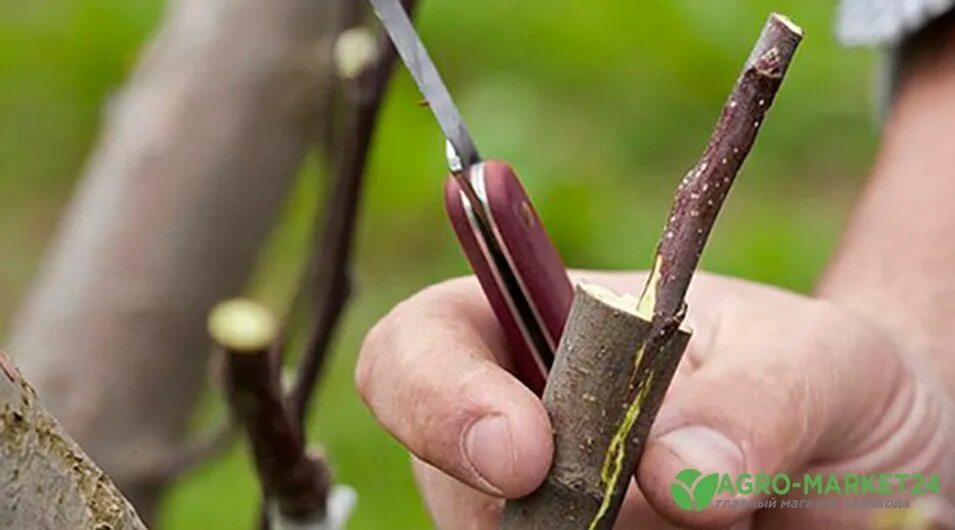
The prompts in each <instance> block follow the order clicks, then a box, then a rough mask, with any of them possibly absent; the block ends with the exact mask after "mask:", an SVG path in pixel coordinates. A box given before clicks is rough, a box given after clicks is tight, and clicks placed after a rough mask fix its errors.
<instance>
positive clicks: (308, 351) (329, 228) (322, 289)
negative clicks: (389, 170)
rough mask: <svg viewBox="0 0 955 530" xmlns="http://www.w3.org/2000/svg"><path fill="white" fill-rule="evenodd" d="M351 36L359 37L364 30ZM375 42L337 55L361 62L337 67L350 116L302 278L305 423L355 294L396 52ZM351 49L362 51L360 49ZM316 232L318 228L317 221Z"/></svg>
mask: <svg viewBox="0 0 955 530" xmlns="http://www.w3.org/2000/svg"><path fill="white" fill-rule="evenodd" d="M403 3H404V5H405V9H407V10H408V12H409V15H412V16H413V14H414V6H415V4H416V3H417V2H416V0H404V1H403ZM362 12H364V10H362ZM355 18H359V17H357V16H356V17H355ZM352 31H353V32H362V31H364V30H363V29H353V30H352ZM352 35H353V36H354V37H356V40H357V39H360V38H361V35H362V33H353V34H352ZM374 46H375V53H374V55H373V56H371V57H369V58H368V59H369V60H363V59H362V58H360V57H358V58H347V57H339V60H340V61H341V63H347V62H349V61H355V62H357V63H358V65H359V66H358V67H357V68H356V69H355V72H354V73H353V74H351V75H349V70H350V69H351V68H353V67H351V66H345V64H340V68H339V71H340V73H341V74H342V76H343V77H344V83H345V87H344V96H345V103H346V107H347V109H346V117H345V120H346V121H345V124H344V126H343V134H341V135H340V136H341V137H342V142H341V145H340V146H339V148H338V149H337V150H336V151H337V152H336V153H331V152H330V153H328V156H329V157H331V158H333V159H334V160H335V171H334V177H333V180H332V191H331V193H330V194H329V197H328V200H327V201H326V203H325V208H324V210H323V216H322V217H323V220H322V223H321V228H320V233H321V237H320V238H319V240H318V241H317V242H316V244H315V246H314V253H313V254H312V256H311V258H310V262H309V266H308V268H307V271H308V272H307V273H306V274H307V276H306V278H305V279H304V281H303V282H302V284H303V289H302V291H303V292H308V293H313V304H314V305H313V312H314V316H313V322H314V323H313V325H312V328H311V329H310V331H309V334H308V339H307V343H306V347H305V352H304V354H303V355H302V358H301V362H300V363H299V367H298V371H297V375H296V381H295V385H294V387H293V389H292V392H291V395H290V396H289V399H290V401H291V404H292V410H293V411H294V413H295V415H296V417H297V418H298V419H299V421H300V422H304V418H305V415H306V413H307V412H308V406H309V402H310V401H311V399H312V395H313V394H314V391H315V385H316V382H317V381H318V378H319V377H320V375H321V371H322V368H323V366H324V364H325V359H326V357H327V354H328V349H329V345H330V343H331V339H332V335H333V332H334V330H335V327H336V325H337V323H338V321H339V318H340V316H341V314H342V312H343V311H344V309H345V306H346V304H347V302H348V298H349V296H350V295H351V289H352V282H351V278H350V277H349V271H350V268H351V250H352V246H353V240H354V232H355V224H356V218H357V216H358V210H359V209H360V207H361V191H362V186H363V184H364V175H365V167H366V165H367V162H368V152H369V149H370V148H371V141H372V136H373V135H374V131H375V125H376V124H377V122H378V114H379V110H380V109H381V101H382V98H383V97H384V94H385V90H386V89H387V87H388V81H389V80H390V79H391V75H392V73H393V71H394V67H395V63H396V60H397V52H396V51H395V49H394V46H392V44H391V40H390V39H388V38H387V36H385V35H384V33H383V32H379V33H378V38H377V40H376V41H375V43H374ZM345 53H348V52H345ZM352 53H353V55H360V54H361V52H360V51H357V50H356V51H354V52H352ZM316 233H319V228H318V226H316Z"/></svg>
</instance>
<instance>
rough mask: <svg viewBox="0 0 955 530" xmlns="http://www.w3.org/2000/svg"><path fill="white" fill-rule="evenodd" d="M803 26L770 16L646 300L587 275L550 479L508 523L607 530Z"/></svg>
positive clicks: (696, 172)
mask: <svg viewBox="0 0 955 530" xmlns="http://www.w3.org/2000/svg"><path fill="white" fill-rule="evenodd" d="M801 38H802V31H801V30H800V29H799V28H797V27H796V26H795V25H794V24H792V23H791V22H789V21H788V20H787V19H786V18H784V17H782V16H780V15H775V14H774V15H772V16H771V17H770V19H769V21H768V22H767V24H766V27H765V29H764V30H763V33H762V35H761V36H760V38H759V41H758V42H757V44H756V48H755V50H754V52H753V54H752V55H751V56H750V59H749V60H748V61H747V63H746V67H745V68H744V70H743V74H742V75H741V76H740V78H739V80H738V81H737V83H736V86H735V87H734V88H733V92H732V94H731V95H730V98H729V102H728V103H727V105H726V107H725V108H724V109H723V113H722V115H721V116H720V119H719V121H718V123H717V126H716V130H715V131H714V133H713V135H712V137H711V139H710V142H709V145H708V146H707V148H706V150H705V151H704V153H703V157H702V158H701V160H700V162H699V163H697V165H696V167H695V168H694V169H693V170H692V171H691V172H690V173H689V174H688V175H687V176H686V178H684V180H683V182H682V183H681V184H680V187H679V188H678V190H677V194H676V199H675V201H674V205H673V210H672V213H671V216H670V218H669V220H668V222H667V225H666V229H665V230H664V234H663V237H662V238H661V240H660V244H659V245H658V247H657V254H656V257H655V261H654V269H653V273H652V274H651V277H650V280H649V281H648V283H647V286H646V288H645V290H644V294H643V296H641V298H640V301H639V302H637V300H636V299H635V298H633V297H627V296H619V295H616V294H614V293H611V292H609V291H608V290H606V289H602V288H600V287H598V286H580V287H578V289H577V292H576V296H575V299H574V305H573V307H572V309H571V313H570V316H569V318H568V323H567V328H566V329H565V331H564V336H563V337H562V338H561V342H560V346H559V347H558V351H557V357H556V361H555V363H554V367H553V369H552V372H551V374H550V376H549V378H548V381H547V386H546V388H545V390H544V406H545V407H546V408H547V411H548V413H549V414H550V417H551V421H552V423H553V426H554V430H555V434H554V445H555V454H554V463H553V464H552V467H551V470H550V472H549V473H548V476H547V478H546V479H545V481H544V483H543V485H542V486H541V487H540V488H539V489H538V490H537V491H535V492H534V493H532V494H531V495H529V496H527V497H525V498H523V499H518V500H516V501H511V502H508V503H507V505H506V507H505V511H504V519H503V523H502V528H503V529H505V530H518V529H521V530H537V529H540V530H544V529H547V530H571V529H580V528H586V529H588V530H609V529H610V528H612V527H613V524H614V522H615V521H616V519H617V514H618V512H619V510H620V506H621V504H622V503H623V499H624V495H625V493H626V491H627V487H628V485H629V483H630V477H632V476H633V473H634V471H635V469H636V466H637V464H638V462H639V459H640V456H641V454H642V452H643V448H644V446H645V445H646V439H647V436H648V435H649V433H650V427H651V425H652V424H653V420H654V418H655V417H656V413H657V411H658V410H659V408H660V404H661V403H662V401H663V397H664V395H665V394H666V390H667V388H668V387H669V385H670V381H671V379H672V378H673V374H674V373H675V372H676V368H677V365H678V364H679V362H680V359H681V358H682V355H683V351H684V349H685V348H686V344H687V342H688V341H689V337H690V336H689V332H688V331H684V330H682V329H680V324H681V323H682V320H683V316H684V314H685V302H684V296H685V294H686V290H687V288H688V287H689V283H690V280H691V279H692V277H693V273H694V271H695V270H696V265H697V263H698V262H699V258H700V255H701V254H702V252H703V247H704V245H705V244H706V239H707V236H708V235H709V233H710V230H711V229H712V227H713V223H714V222H715V221H716V216H717V214H718V213H719V209H720V207H721V206H722V204H723V201H724V199H725V198H726V194H727V193H728V191H729V187H730V186H731V185H732V183H733V180H734V178H735V177H736V173H737V172H738V171H739V169H740V167H741V166H742V164H743V160H744V159H745V157H746V155H747V154H748V153H749V150H750V148H751V147H752V145H753V142H754V141H755V138H756V133H757V132H758V131H759V127H760V125H761V124H762V121H763V118H764V117H765V113H766V111H767V109H768V108H769V106H770V105H771V104H772V101H773V98H774V97H775V95H776V92H777V90H778V89H779V86H780V84H781V83H782V78H783V75H784V74H785V72H786V69H787V68H788V66H789V62H790V61H791V60H792V57H793V54H794V53H795V50H796V47H797V45H798V44H799V41H800V40H801Z"/></svg>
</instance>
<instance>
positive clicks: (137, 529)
mask: <svg viewBox="0 0 955 530" xmlns="http://www.w3.org/2000/svg"><path fill="white" fill-rule="evenodd" d="M0 484H3V500H2V501H0V528H34V529H38V530H46V529H49V530H59V529H61V528H93V529H106V528H109V529H112V530H146V526H145V525H144V524H143V523H142V521H140V520H139V517H138V516H137V515H136V512H135V511H134V510H133V507H132V505H131V504H129V502H128V501H127V500H126V499H125V498H123V496H122V494H120V492H119V490H118V489H117V488H116V486H114V485H113V483H112V481H111V480H110V479H109V477H107V476H106V474H104V473H103V472H102V471H101V470H100V469H99V468H98V467H96V464H94V463H93V461H92V460H90V459H89V457H88V456H86V454H85V453H83V450H82V449H80V447H79V446H78V445H77V444H76V442H74V441H73V440H72V439H70V437H69V435H67V434H66V432H64V430H63V428H62V427H60V425H59V424H58V423H57V421H56V420H55V419H53V417H52V416H50V414H49V413H47V412H46V410H44V409H43V407H42V406H41V405H40V404H39V402H38V401H37V398H36V393H35V392H34V391H33V388H32V387H30V385H29V384H28V383H27V382H26V380H24V379H23V377H22V376H21V375H20V374H19V373H18V372H17V370H16V369H15V368H14V367H13V364H12V363H10V361H9V360H8V359H7V358H6V357H5V356H4V354H3V352H0Z"/></svg>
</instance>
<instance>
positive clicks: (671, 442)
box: [657, 425, 745, 476]
mask: <svg viewBox="0 0 955 530" xmlns="http://www.w3.org/2000/svg"><path fill="white" fill-rule="evenodd" d="M657 441H658V442H659V443H661V444H663V445H664V446H665V447H667V448H668V449H669V450H670V451H671V452H672V453H673V454H674V455H676V456H677V457H678V458H679V459H680V460H683V462H684V463H685V464H686V467H688V468H693V469H696V470H698V471H711V472H713V471H715V472H718V473H727V474H729V475H730V476H736V475H738V474H740V473H742V472H743V471H745V470H744V469H743V451H742V450H741V449H740V448H739V446H738V445H736V444H735V443H734V442H733V441H731V440H730V439H729V438H727V437H726V436H724V435H723V434H721V433H719V432H717V431H715V430H713V429H711V428H709V427H701V426H696V425H693V426H689V427H680V428H679V429H676V430H674V431H670V432H668V433H666V434H664V435H663V436H661V437H660V438H659V439H658V440H657Z"/></svg>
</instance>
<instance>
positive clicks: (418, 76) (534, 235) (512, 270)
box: [370, 0, 573, 395]
mask: <svg viewBox="0 0 955 530" xmlns="http://www.w3.org/2000/svg"><path fill="white" fill-rule="evenodd" d="M370 1H371V4H372V6H373V7H374V10H375V13H376V14H377V16H378V18H379V19H380V20H381V23H382V25H384V27H385V30H386V31H387V33H388V35H389V36H390V37H391V40H392V42H394V44H395V47H396V48H397V49H398V54H399V55H400V56H401V58H402V60H403V61H404V64H405V66H407V68H408V70H409V71H410V73H411V76H412V77H413V78H414V80H415V82H416V83H417V85H418V88H419V89H420V90H421V93H422V94H423V95H424V97H425V100H426V101H427V102H428V105H429V107H430V108H431V111H432V112H433V113H434V116H435V118H437V121H438V125H439V126H440V127H441V130H442V132H443V133H444V136H445V138H446V139H447V143H448V145H447V158H448V165H449V166H450V169H451V177H450V178H448V180H447V183H446V185H445V204H446V207H447V211H448V216H449V217H450V219H451V224H452V226H453V227H454V232H455V234H456V235H457V237H458V241H459V243H460V244H461V247H462V249H463V250H464V254H465V256H466V257H467V259H468V262H469V263H470V264H471V268H472V269H473V270H474V273H475V274H476V275H477V278H478V281H479V282H480V284H481V288H482V289H483V290H484V294H485V296H486V297H487V299H488V302H489V303H490V305H491V308H492V309H493V311H494V314H495V315H496V316H497V319H498V321H499V322H500V324H501V327H502V329H503V331H504V333H505V336H506V337H507V339H508V342H509V345H510V347H511V352H510V353H511V358H512V360H513V365H514V370H515V372H516V374H517V376H518V378H519V379H520V380H521V381H522V382H523V383H524V384H525V385H526V386H527V387H529V388H530V389H531V390H533V391H534V392H536V393H537V394H538V395H540V394H541V393H542V392H543V389H544V383H545V382H546V379H547V372H548V371H549V369H550V367H551V365H552V364H553V362H554V352H555V351H556V349H557V343H558V341H559V340H560V335H561V333H562V331H563V329H564V323H565V322H566V320H567V314H568V313H569V311H570V304H571V302H572V300H573V287H572V286H571V283H570V280H569V278H568V277H567V272H566V270H565V267H564V263H563V261H562V260H561V257H560V254H559V253H558V252H557V249H556V248H555V247H554V245H553V243H552V242H551V240H550V238H549V237H548V236H547V233H546V232H545V231H544V227H543V226H542V225H541V221H540V218H539V217H538V216H537V212H536V211H535V210H534V207H533V205H532V204H531V201H530V199H529V198H528V197H527V193H526V192H525V191H524V188H523V186H521V183H520V181H519V180H518V179H517V176H516V175H515V174H514V171H513V170H512V169H511V167H510V166H509V165H507V164H505V163H503V162H496V161H487V162H484V161H482V160H481V157H480V155H478V150H477V147H476V146H475V144H474V141H473V140H472V139H471V135H470V133H469V132H468V129H467V126H466V125H465V124H464V120H463V119H462V117H461V114H460V113H459V112H458V109H457V107H456V106H455V105H454V102H453V101H452V100H451V95H450V93H448V89H447V87H445V85H444V82H443V81H442V80H441V76H440V75H439V74H438V70H437V68H436V67H435V65H434V63H433V62H432V61H431V58H430V57H429V56H428V52H427V50H426V49H425V47H424V44H423V43H422V42H421V39H420V38H419V37H418V34H417V33H416V32H415V30H414V26H413V25H412V23H411V20H410V19H409V17H408V14H407V13H406V12H405V10H404V7H402V5H401V3H400V0H370Z"/></svg>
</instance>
